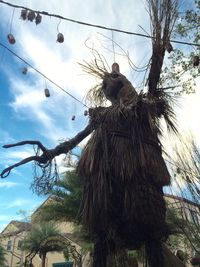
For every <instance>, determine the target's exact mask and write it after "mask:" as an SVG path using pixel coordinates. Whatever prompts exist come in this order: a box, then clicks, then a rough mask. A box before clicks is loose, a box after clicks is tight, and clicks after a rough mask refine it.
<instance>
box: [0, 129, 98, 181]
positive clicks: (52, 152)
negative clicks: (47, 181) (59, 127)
mask: <svg viewBox="0 0 200 267" xmlns="http://www.w3.org/2000/svg"><path fill="white" fill-rule="evenodd" d="M92 130H93V127H92V125H91V124H89V125H88V126H87V127H86V128H85V129H84V130H83V131H81V132H80V133H78V134H77V135H76V136H75V137H74V138H72V139H70V140H69V141H66V142H63V143H61V144H59V145H58V146H56V147H55V148H53V149H47V148H46V147H45V146H43V145H42V143H41V142H40V141H33V140H26V141H21V142H18V143H15V144H8V145H4V146H3V147H4V148H10V147H15V146H23V145H27V144H28V145H37V146H38V148H40V149H41V150H42V152H43V153H42V155H40V156H39V155H35V156H30V157H28V158H25V159H23V160H21V161H20V162H18V163H15V164H13V165H11V166H9V167H8V168H6V169H4V170H3V171H2V172H1V174H0V175H1V178H6V177H7V176H8V175H9V174H10V171H11V170H12V169H13V168H15V167H18V166H20V165H23V164H26V163H28V162H31V161H36V162H37V163H38V165H39V166H41V167H44V168H45V167H46V166H48V165H49V164H48V163H51V161H52V159H53V158H55V157H56V156H59V155H60V154H63V153H68V152H69V150H71V149H73V148H74V147H75V146H76V145H78V144H79V143H80V142H81V141H82V140H83V139H84V138H85V137H87V136H88V135H89V134H90V133H91V132H92Z"/></svg>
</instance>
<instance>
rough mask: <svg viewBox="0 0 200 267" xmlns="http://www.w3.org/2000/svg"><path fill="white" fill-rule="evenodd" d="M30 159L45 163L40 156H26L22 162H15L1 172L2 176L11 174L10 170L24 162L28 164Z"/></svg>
mask: <svg viewBox="0 0 200 267" xmlns="http://www.w3.org/2000/svg"><path fill="white" fill-rule="evenodd" d="M30 161H37V162H39V163H44V162H43V160H42V158H41V157H40V156H31V157H28V158H25V159H23V160H21V161H20V162H18V163H15V164H13V165H11V166H9V167H8V168H6V169H4V170H3V171H2V173H1V178H6V177H7V176H8V175H9V174H10V171H11V170H12V169H13V168H15V167H18V166H20V165H23V164H26V163H28V162H30Z"/></svg>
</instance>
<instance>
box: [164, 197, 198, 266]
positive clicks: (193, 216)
mask: <svg viewBox="0 0 200 267" xmlns="http://www.w3.org/2000/svg"><path fill="white" fill-rule="evenodd" d="M165 199H166V202H167V205H168V208H169V209H172V210H173V211H174V212H175V213H176V215H177V216H178V218H179V219H180V222H181V221H182V222H183V224H182V225H180V227H182V230H183V231H184V232H185V235H186V236H187V238H180V239H179V240H177V241H178V242H179V243H178V245H176V246H174V248H171V249H172V251H173V253H174V254H175V255H177V256H178V257H179V258H181V257H183V261H185V265H186V266H187V267H192V266H196V267H200V253H198V252H200V204H198V203H194V202H193V201H191V200H188V199H186V198H183V197H178V196H174V195H170V194H165ZM177 226H178V227H179V225H177ZM194 238H195V240H196V242H195V243H196V244H195V245H194V246H193V244H192V242H193V239H194ZM184 255H185V257H187V258H186V259H185V260H184Z"/></svg>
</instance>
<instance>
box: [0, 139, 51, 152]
mask: <svg viewBox="0 0 200 267" xmlns="http://www.w3.org/2000/svg"><path fill="white" fill-rule="evenodd" d="M23 145H37V146H38V147H39V148H40V149H41V150H42V151H43V152H45V151H46V150H47V149H46V148H45V147H44V146H43V144H42V143H41V142H40V141H33V140H25V141H21V142H18V143H15V144H8V145H4V146H3V148H10V147H15V146H23Z"/></svg>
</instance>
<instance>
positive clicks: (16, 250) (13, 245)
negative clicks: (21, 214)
mask: <svg viewBox="0 0 200 267" xmlns="http://www.w3.org/2000/svg"><path fill="white" fill-rule="evenodd" d="M30 226H31V225H30V224H29V223H25V222H19V221H11V222H10V223H9V224H8V225H7V226H6V227H5V229H4V230H3V231H2V232H1V234H0V243H1V245H2V247H3V248H4V249H5V250H6V252H7V254H6V260H7V264H8V267H15V266H17V265H18V264H20V263H23V260H24V257H25V255H24V252H23V251H22V250H21V249H20V244H21V241H22V240H23V239H24V237H25V236H26V234H27V231H29V230H30Z"/></svg>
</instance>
